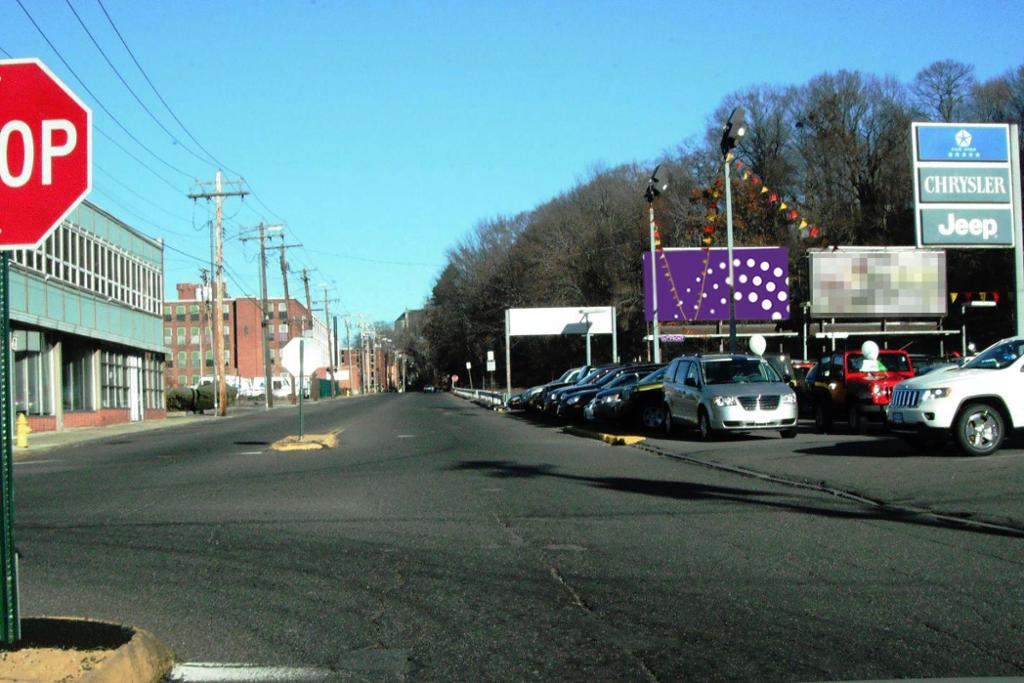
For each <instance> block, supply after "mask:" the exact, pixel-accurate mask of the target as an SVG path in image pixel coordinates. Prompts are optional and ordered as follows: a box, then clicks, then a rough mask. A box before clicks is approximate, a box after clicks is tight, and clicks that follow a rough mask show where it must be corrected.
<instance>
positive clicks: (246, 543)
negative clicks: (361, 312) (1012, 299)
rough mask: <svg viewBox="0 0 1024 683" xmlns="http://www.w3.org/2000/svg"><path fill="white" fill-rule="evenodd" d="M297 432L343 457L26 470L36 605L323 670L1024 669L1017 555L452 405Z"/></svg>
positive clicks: (183, 433)
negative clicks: (330, 445)
mask: <svg viewBox="0 0 1024 683" xmlns="http://www.w3.org/2000/svg"><path fill="white" fill-rule="evenodd" d="M306 422H307V424H306V430H307V431H308V432H326V431H333V430H338V429H341V430H343V431H342V432H341V435H340V444H339V446H338V447H337V448H336V449H333V450H330V451H322V452H291V453H276V452H273V451H271V450H270V449H269V444H270V443H271V442H273V441H274V440H276V439H277V438H280V437H281V436H283V435H286V434H294V433H296V427H297V424H296V413H295V411H292V410H279V411H272V412H270V413H267V414H261V413H256V414H251V415H246V416H242V417H238V418H232V419H228V420H219V421H218V420H211V421H210V422H208V423H206V422H204V423H198V424H192V425H181V426H178V427H175V428H170V429H165V430H160V431H155V432H149V433H144V434H133V435H130V436H125V437H117V438H112V439H108V440H106V441H100V442H92V443H89V444H85V445H82V446H79V447H72V448H64V449H54V450H50V451H47V452H46V453H44V454H41V455H40V456H38V457H37V458H35V459H33V460H30V461H26V462H23V463H19V464H18V465H16V467H15V472H16V475H15V487H16V490H15V495H16V539H17V545H18V546H19V547H20V548H21V550H22V552H23V553H24V559H23V561H22V581H21V599H22V609H23V613H24V614H25V615H26V616H29V615H41V614H49V615H57V614H61V615H83V616H89V617H94V618H99V619H108V620H113V621H118V622H122V623H128V624H133V625H136V626H140V627H143V628H146V629H148V630H150V631H152V632H153V633H155V634H156V635H157V636H158V637H159V638H160V639H161V640H163V641H164V642H165V643H167V644H168V645H169V646H170V647H171V648H172V649H173V650H175V652H176V653H177V654H178V656H179V659H181V660H182V661H187V662H195V663H224V662H244V663H250V664H255V665H262V666H267V667H292V669H291V671H292V672H293V674H294V678H295V679H302V678H306V679H310V680H313V679H316V680H334V679H337V680H352V679H355V680H402V679H407V680H417V681H419V680H438V681H450V680H588V681H590V680H616V681H631V680H639V681H676V680H706V679H712V680H714V679H721V680H758V681H761V680H836V679H841V680H850V679H877V678H894V677H926V676H984V675H1004V676H1005V675H1017V676H1020V675H1024V646H1022V643H1024V580H1022V579H1024V540H1022V539H1021V538H1015V537H1009V536H1005V535H1000V534H996V533H988V532H985V531H983V530H971V529H963V528H956V527H952V526H943V525H937V524H933V523H928V522H925V521H923V520H921V519H920V518H919V517H916V516H909V515H903V514H899V513H898V512H896V511H889V512H887V511H884V510H879V509H878V508H870V507H866V506H863V505H859V504H855V503H853V502H849V501H844V500H842V499H838V498H836V497H834V496H828V495H824V494H821V493H818V492H815V491H809V490H802V489H798V488H793V487H790V486H785V485H781V484H775V483H771V482H764V481H759V480H756V479H751V478H747V477H742V476H738V475H735V474H729V473H723V472H718V471H716V470H713V469H708V468H706V467H701V466H697V465H693V464H689V463H686V462H681V461H679V460H674V459H671V458H666V457H660V456H658V455H655V454H652V453H650V452H646V451H643V450H640V449H637V448H628V447H610V446H606V445H604V444H602V443H600V442H596V441H590V440H585V439H580V438H577V437H573V436H569V435H565V434H561V433H558V432H557V430H553V429H551V428H549V427H544V426H539V425H535V424H531V423H529V422H527V421H524V420H521V419H518V418H514V417H510V416H504V415H499V414H496V413H492V412H490V411H487V410H483V409H481V408H478V407H476V406H474V405H472V404H470V403H468V402H465V401H462V400H460V399H457V398H455V397H453V396H451V395H447V394H407V395H381V396H372V397H366V398H359V399H353V400H345V401H336V402H332V403H325V404H321V405H318V406H315V407H311V408H310V410H309V411H307V416H306ZM801 447H804V448H806V447H807V440H806V438H805V436H804V435H801V436H800V437H798V438H797V439H796V440H795V441H792V442H783V441H782V440H779V439H761V440H755V441H752V442H749V443H746V444H744V449H745V450H746V451H747V452H748V453H749V452H750V451H751V449H755V448H756V449H761V450H762V451H763V452H764V453H765V454H771V455H773V456H778V457H781V453H782V450H783V449H799V448H801ZM277 671H278V672H279V673H280V672H282V671H284V670H283V669H277ZM189 680H198V679H197V678H194V677H193V678H189ZM211 680H212V679H211Z"/></svg>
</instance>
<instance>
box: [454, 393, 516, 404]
mask: <svg viewBox="0 0 1024 683" xmlns="http://www.w3.org/2000/svg"><path fill="white" fill-rule="evenodd" d="M452 393H453V394H455V395H456V396H459V397H461V398H465V399H469V400H470V401H479V402H481V403H484V404H486V405H489V406H503V405H505V401H506V399H507V396H506V395H505V393H504V392H501V391H484V390H483V389H456V390H454V391H453V392H452Z"/></svg>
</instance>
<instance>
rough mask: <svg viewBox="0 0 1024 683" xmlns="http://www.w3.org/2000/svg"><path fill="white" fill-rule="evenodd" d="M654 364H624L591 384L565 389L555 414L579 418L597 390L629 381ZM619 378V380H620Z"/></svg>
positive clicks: (562, 416)
mask: <svg viewBox="0 0 1024 683" xmlns="http://www.w3.org/2000/svg"><path fill="white" fill-rule="evenodd" d="M654 367H655V366H650V365H626V366H622V367H618V368H615V369H613V370H611V371H610V372H608V373H606V374H605V375H604V376H603V377H601V378H600V379H598V380H597V381H596V382H594V383H592V384H588V385H586V386H583V387H578V388H576V389H566V390H564V391H563V392H562V394H561V396H560V397H559V400H558V408H557V410H556V414H557V415H558V417H561V418H563V419H568V420H579V419H581V418H582V417H583V409H584V407H586V405H587V404H588V403H590V401H591V399H593V398H594V396H596V395H597V393H598V392H599V391H601V390H602V389H604V388H605V387H610V386H613V385H619V384H625V383H631V382H634V381H636V380H637V379H639V378H640V377H642V376H643V375H646V374H647V373H648V372H649V371H650V370H653V369H654ZM620 380H621V381H620Z"/></svg>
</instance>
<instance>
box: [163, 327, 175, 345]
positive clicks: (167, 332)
mask: <svg viewBox="0 0 1024 683" xmlns="http://www.w3.org/2000/svg"><path fill="white" fill-rule="evenodd" d="M173 340H174V335H173V332H172V330H171V328H169V327H165V328H164V344H165V345H166V346H170V345H171V342H172V341H173Z"/></svg>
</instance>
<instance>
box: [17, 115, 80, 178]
mask: <svg viewBox="0 0 1024 683" xmlns="http://www.w3.org/2000/svg"><path fill="white" fill-rule="evenodd" d="M38 134H39V140H40V145H39V146H40V154H39V156H40V159H39V168H40V171H41V176H40V179H39V181H40V184H42V185H52V184H53V160H54V159H55V158H56V157H66V156H68V155H69V154H71V152H73V151H74V150H75V147H77V146H78V132H77V131H76V130H75V125H74V124H73V123H71V121H68V120H67V119H47V120H44V121H42V122H41V123H40V130H39V133H38ZM58 134H60V135H58ZM15 139H20V147H21V168H20V169H19V170H18V171H17V173H15V172H14V169H12V168H11V166H12V164H13V159H15V158H17V154H14V153H12V152H14V151H15V149H17V145H18V143H15V142H14V140H15ZM58 139H60V140H61V141H60V142H59V143H58V142H57V140H58ZM12 146H13V147H14V149H12ZM35 150H36V146H35V136H34V135H33V132H32V128H31V126H29V124H28V123H27V122H25V121H8V122H7V123H5V124H4V126H3V127H2V128H0V182H2V183H3V184H4V185H6V186H7V187H22V186H24V185H26V184H28V182H29V180H30V179H31V178H32V174H33V171H34V170H35V156H36V153H35Z"/></svg>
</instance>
